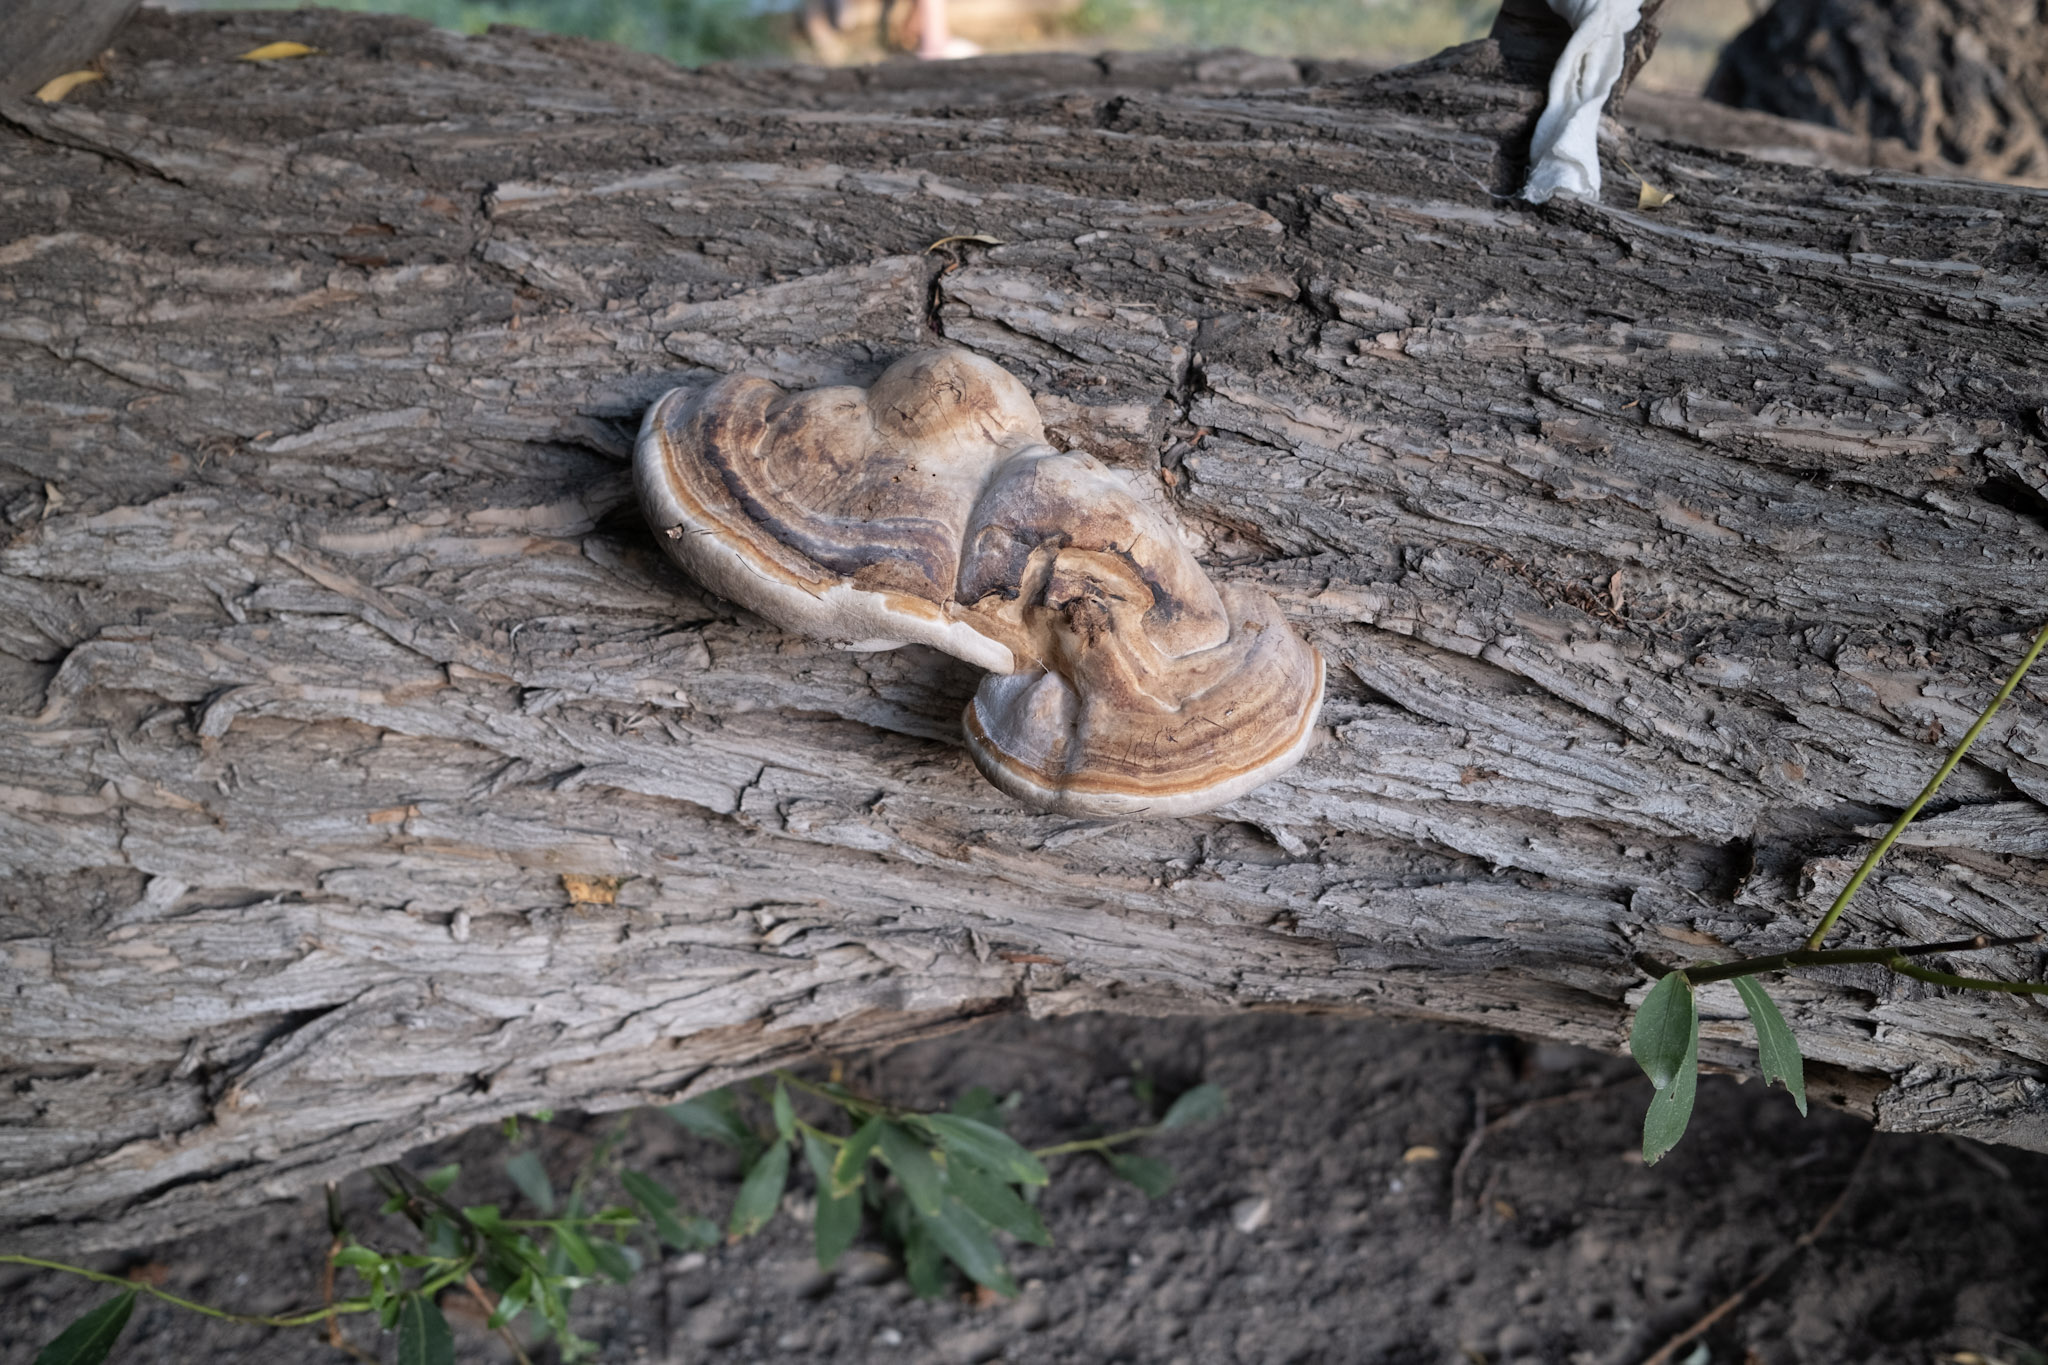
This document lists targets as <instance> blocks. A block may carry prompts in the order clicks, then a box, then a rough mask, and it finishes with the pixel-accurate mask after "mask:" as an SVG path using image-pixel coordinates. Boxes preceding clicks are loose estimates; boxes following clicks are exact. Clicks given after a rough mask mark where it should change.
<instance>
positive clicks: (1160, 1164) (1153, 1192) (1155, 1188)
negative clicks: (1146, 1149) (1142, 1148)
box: [1102, 1152, 1173, 1199]
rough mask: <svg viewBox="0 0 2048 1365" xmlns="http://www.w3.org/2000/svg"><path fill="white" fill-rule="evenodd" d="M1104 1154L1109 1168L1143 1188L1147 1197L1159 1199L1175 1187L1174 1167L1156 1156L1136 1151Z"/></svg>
mask: <svg viewBox="0 0 2048 1365" xmlns="http://www.w3.org/2000/svg"><path fill="white" fill-rule="evenodd" d="M1102 1155H1103V1157H1104V1158H1105V1159H1106V1160H1107V1161H1108V1162H1109V1169H1111V1170H1112V1171H1115V1172H1116V1173H1117V1174H1118V1175H1120V1176H1122V1177H1123V1178H1124V1179H1126V1180H1128V1181H1130V1182H1131V1183H1132V1184H1133V1185H1136V1186H1137V1187H1138V1188H1139V1189H1141V1190H1143V1191H1144V1192H1145V1197H1146V1198H1147V1199H1157V1198H1158V1197H1159V1196H1160V1195H1162V1194H1165V1193H1166V1192H1167V1191H1168V1190H1170V1189H1172V1188H1173V1167H1171V1166H1169V1165H1168V1164H1167V1163H1165V1162H1164V1161H1161V1160H1160V1159H1159V1158H1158V1157H1156V1156H1139V1155H1138V1154H1137V1153H1135V1152H1104V1153H1103V1154H1102Z"/></svg>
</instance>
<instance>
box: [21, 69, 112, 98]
mask: <svg viewBox="0 0 2048 1365" xmlns="http://www.w3.org/2000/svg"><path fill="white" fill-rule="evenodd" d="M105 79H106V77H105V76H102V75H101V74H100V73H99V72H97V71H67V72H65V73H64V74H63V75H61V76H57V77H53V78H52V79H50V80H47V81H44V82H43V84H42V87H41V88H40V89H38V90H37V91H36V98H37V99H39V100H41V101H42V102H43V103H44V104H55V103H56V102H57V101H58V100H61V99H63V98H64V97H65V96H66V95H68V94H70V93H71V92H72V91H74V90H76V89H77V88H78V87H79V86H81V85H86V84H89V83H91V82H93V81H103V80H105Z"/></svg>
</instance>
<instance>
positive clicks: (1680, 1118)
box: [1643, 991, 1700, 1166]
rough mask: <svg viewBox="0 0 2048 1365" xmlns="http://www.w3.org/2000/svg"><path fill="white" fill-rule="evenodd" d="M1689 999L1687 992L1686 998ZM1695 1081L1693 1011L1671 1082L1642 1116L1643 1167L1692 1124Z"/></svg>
mask: <svg viewBox="0 0 2048 1365" xmlns="http://www.w3.org/2000/svg"><path fill="white" fill-rule="evenodd" d="M1691 998H1692V994H1691V992H1690V991H1688V992H1687V993H1686V999H1688V1000H1690V999H1691ZM1699 1079H1700V1016H1699V1011H1698V1010H1694V1011H1693V1014H1692V1030H1691V1032H1690V1033H1688V1034H1687V1036H1686V1043H1685V1053H1684V1055H1683V1056H1681V1057H1680V1058H1679V1059H1678V1067H1677V1069H1676V1070H1675V1071H1674V1072H1673V1073H1672V1077H1671V1083H1670V1084H1669V1085H1666V1086H1664V1087H1663V1088H1662V1089H1660V1090H1659V1091H1658V1092H1657V1093H1656V1094H1655V1095H1654V1096H1652V1097H1651V1099H1650V1108H1649V1112H1648V1113H1646V1114H1644V1115H1643V1164H1644V1165H1646V1166H1653V1165H1655V1164H1656V1163H1657V1161H1658V1159H1659V1158H1661V1157H1662V1156H1663V1155H1664V1154H1665V1153H1666V1152H1668V1151H1670V1150H1671V1149H1672V1148H1673V1147H1676V1146H1677V1145H1678V1140H1679V1139H1680V1138H1682V1137H1684V1136H1685V1125H1686V1124H1687V1123H1689V1122H1691V1121H1692V1102H1693V1095H1694V1093H1695V1092H1696V1091H1697V1090H1698V1088H1699Z"/></svg>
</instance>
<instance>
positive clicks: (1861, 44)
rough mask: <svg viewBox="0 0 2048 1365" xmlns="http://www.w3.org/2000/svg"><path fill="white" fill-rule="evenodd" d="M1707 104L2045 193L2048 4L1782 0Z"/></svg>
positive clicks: (1749, 37) (1756, 27)
mask: <svg viewBox="0 0 2048 1365" xmlns="http://www.w3.org/2000/svg"><path fill="white" fill-rule="evenodd" d="M1707 95H1708V97H1709V98H1712V99H1715V100H1719V101H1721V102H1722V103H1724V104H1732V105H1736V106H1738V107H1740V108H1744V109H1760V110H1763V111H1764V112H1766V113H1771V114H1778V115H1780V116H1782V117H1785V118H1795V119H1805V120H1807V121H1809V122H1813V123H1824V124H1827V125H1828V126H1829V127H1832V128H1839V129H1841V130H1842V131H1843V132H1846V133H1850V134H1853V135H1855V136H1857V137H1860V138H1866V139H1869V140H1871V141H1873V142H1886V143H1891V144H1895V145H1896V146H1898V147H1900V148H1902V149H1904V150H1906V151H1907V152H1909V153H1911V154H1912V155H1914V156H1916V157H1919V158H1921V159H1923V160H1924V161H1926V162H1928V163H1930V165H1932V166H1933V167H1936V168H1941V169H1947V170H1950V171H1959V172H1961V173H1963V174H1966V175H1975V176H1982V177H1984V178H1986V179H1991V180H2009V181H2013V182H2016V183H2020V184H2030V185H2048V3H2044V0H1778V2H1777V3H1776V4H1775V5H1773V6H1771V8H1770V10H1769V11H1768V12H1766V13H1765V14H1764V15H1763V17H1762V18H1760V19H1758V20H1757V21H1756V22H1755V23H1754V24H1751V25H1750V26H1749V27H1748V28H1747V29H1745V30H1743V32H1742V33H1740V34H1739V35H1737V36H1736V38H1735V40H1734V41H1733V42H1731V43H1729V44H1728V46H1727V47H1726V48H1725V49H1724V50H1723V51H1722V53H1721V60H1720V63H1719V65H1718V66H1717V67H1716V68H1715V71H1714V75H1713V78H1712V80H1711V81H1709V82H1708V85H1707Z"/></svg>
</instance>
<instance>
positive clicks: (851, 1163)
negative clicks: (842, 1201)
mask: <svg viewBox="0 0 2048 1365" xmlns="http://www.w3.org/2000/svg"><path fill="white" fill-rule="evenodd" d="M884 1126H886V1124H885V1120H882V1119H879V1118H874V1119H869V1120H868V1121H867V1122H866V1123H863V1124H862V1125H861V1126H860V1127H858V1128H856V1129H854V1130H853V1136H852V1137H850V1138H848V1139H847V1140H846V1141H845V1142H842V1143H841V1144H839V1155H838V1156H836V1157H834V1158H833V1159H832V1193H833V1195H834V1196H835V1197H836V1196H838V1195H842V1194H853V1193H854V1192H856V1191H858V1190H859V1189H860V1186H861V1181H863V1180H865V1179H866V1178H867V1164H868V1157H870V1156H871V1155H873V1154H874V1150H875V1144H876V1143H878V1142H880V1141H881V1140H882V1129H883V1127H884Z"/></svg>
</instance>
